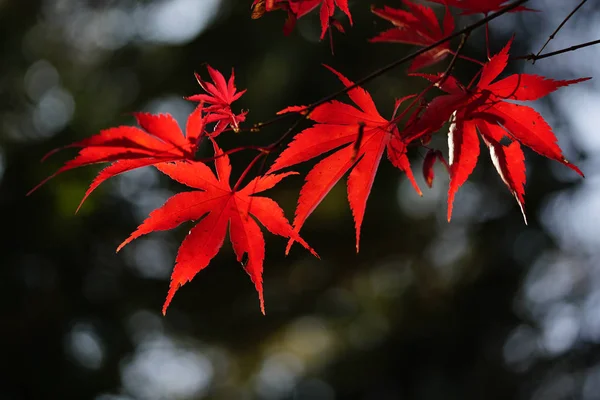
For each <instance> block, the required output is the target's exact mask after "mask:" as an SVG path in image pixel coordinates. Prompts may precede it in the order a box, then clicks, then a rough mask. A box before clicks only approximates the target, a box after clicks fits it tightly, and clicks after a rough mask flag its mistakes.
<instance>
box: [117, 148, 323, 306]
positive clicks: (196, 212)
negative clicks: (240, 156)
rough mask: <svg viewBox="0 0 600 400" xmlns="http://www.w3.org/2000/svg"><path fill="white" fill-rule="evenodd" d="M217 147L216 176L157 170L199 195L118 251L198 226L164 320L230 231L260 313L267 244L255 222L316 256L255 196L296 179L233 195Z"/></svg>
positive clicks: (170, 209)
mask: <svg viewBox="0 0 600 400" xmlns="http://www.w3.org/2000/svg"><path fill="white" fill-rule="evenodd" d="M213 145H214V149H215V166H216V171H217V175H216V176H215V174H214V173H213V172H212V171H211V169H210V168H209V167H208V166H207V165H206V164H204V163H201V162H193V161H175V162H169V163H161V164H157V165H156V167H157V168H158V169H159V170H160V171H162V172H163V173H165V174H167V175H168V176H169V177H171V178H172V179H174V180H176V181H177V182H180V183H182V184H184V185H187V186H189V187H192V188H194V189H198V190H195V191H191V192H184V193H179V194H176V195H174V196H173V197H171V198H170V199H169V200H167V202H166V203H165V204H164V205H163V206H162V207H160V208H158V209H156V210H154V211H153V212H151V213H150V216H149V217H148V218H147V219H146V220H145V221H144V222H143V223H142V224H141V225H140V226H139V227H138V228H137V229H136V230H135V232H133V233H132V234H131V236H129V238H127V239H126V240H125V241H124V242H123V243H121V245H120V246H119V247H118V249H117V251H119V250H121V249H122V248H123V246H125V245H126V244H127V243H129V242H131V241H132V240H134V239H136V238H138V237H140V236H142V235H145V234H147V233H150V232H154V231H159V230H167V229H173V228H175V227H176V226H178V225H179V224H181V223H183V222H186V221H197V220H199V222H198V223H197V224H196V226H194V227H193V228H192V229H191V230H190V233H189V234H188V236H187V237H186V238H185V240H184V241H183V243H182V244H181V247H179V251H178V252H177V258H176V260H175V268H174V270H173V274H172V275H171V284H170V287H169V293H168V295H167V299H166V301H165V304H164V306H163V314H164V313H165V312H166V311H167V307H168V306H169V303H170V302H171V300H172V299H173V296H174V295H175V292H177V290H178V289H179V288H180V287H181V286H182V285H184V284H185V283H187V282H188V281H191V280H192V278H193V277H194V276H195V275H196V274H197V273H198V272H199V271H201V270H202V269H204V268H205V267H207V266H208V264H209V262H210V260H212V259H213V257H215V256H216V255H217V253H218V252H219V249H220V248H221V246H222V245H223V241H224V240H225V235H226V231H227V226H228V225H229V238H230V240H231V243H232V245H233V250H234V252H235V254H236V257H237V260H238V262H242V260H243V257H244V254H247V261H246V262H245V263H244V264H243V265H244V269H245V270H246V272H247V273H248V275H250V279H251V280H252V282H253V283H254V286H255V287H256V290H257V292H258V297H259V301H260V309H261V311H262V313H263V314H264V312H265V308H264V298H263V286H262V272H263V261H264V258H265V240H264V237H263V234H262V232H261V230H260V228H259V226H258V225H257V223H256V221H255V219H256V220H258V221H259V222H260V223H261V224H262V225H263V226H264V227H265V228H267V230H268V231H269V232H271V233H273V234H275V235H279V236H283V237H286V238H291V239H293V240H294V241H297V242H300V243H301V244H302V245H303V246H304V247H306V248H307V249H308V250H310V251H311V252H312V253H313V254H314V255H315V256H317V254H316V253H315V252H314V250H312V249H311V248H310V246H309V245H308V244H307V243H306V242H305V241H304V240H303V239H302V238H301V237H300V236H299V235H298V233H297V232H296V231H294V230H293V229H292V227H291V226H290V224H289V222H288V221H287V219H286V218H285V216H284V214H283V210H282V209H281V208H280V207H279V206H278V205H277V203H276V202H275V201H273V200H271V199H270V198H267V197H259V196H254V194H256V193H259V192H263V191H265V190H267V189H270V188H272V187H273V186H275V185H276V184H277V183H278V182H279V181H281V180H282V179H283V178H285V177H286V176H289V175H293V174H296V173H295V172H288V173H284V174H270V175H265V176H260V177H257V178H254V179H253V180H252V181H251V182H250V183H248V185H246V187H244V188H243V189H241V190H235V187H234V189H232V188H231V186H230V184H229V180H230V176H231V164H230V163H229V157H228V156H227V155H226V154H224V153H223V151H222V150H221V149H220V148H219V147H218V146H217V144H216V143H215V142H214V141H213ZM236 186H237V185H236ZM317 257H318V256H317Z"/></svg>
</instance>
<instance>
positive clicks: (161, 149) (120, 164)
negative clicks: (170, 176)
mask: <svg viewBox="0 0 600 400" xmlns="http://www.w3.org/2000/svg"><path fill="white" fill-rule="evenodd" d="M203 111H204V110H203V108H202V105H200V106H199V107H197V108H196V110H195V111H194V112H193V113H192V114H190V116H189V117H188V121H187V126H186V135H185V136H183V133H182V132H181V129H180V128H179V125H177V121H175V119H174V118H173V117H172V116H171V115H169V114H158V115H154V114H148V113H135V114H134V116H135V118H136V119H137V122H138V124H139V125H140V127H141V129H140V128H136V127H134V126H119V127H116V128H109V129H105V130H103V131H101V132H100V133H99V134H97V135H94V136H92V137H90V138H87V139H84V140H81V141H79V142H76V143H73V144H70V145H68V146H65V147H62V148H60V149H55V150H53V151H51V152H50V153H48V154H47V155H46V156H45V157H44V158H43V160H44V159H46V158H47V157H49V156H50V155H52V154H54V153H56V152H57V151H59V150H62V149H65V148H71V147H80V148H82V149H81V150H80V151H79V154H78V155H77V156H76V157H75V158H74V159H72V160H70V161H67V162H66V163H65V165H63V166H62V167H61V168H59V169H58V171H56V172H55V173H54V174H52V175H50V176H49V177H48V178H46V179H44V180H43V181H42V182H41V183H39V184H38V185H37V186H36V187H34V188H33V189H31V190H30V191H29V193H27V195H29V194H31V193H33V192H34V191H35V190H37V189H38V188H39V187H40V186H42V185H43V184H44V183H46V182H48V181H49V180H50V179H52V178H54V177H55V176H56V175H58V174H60V173H62V172H65V171H68V170H71V169H74V168H79V167H83V166H85V165H91V164H97V163H105V162H112V164H111V165H110V166H108V167H106V168H105V169H103V170H102V171H100V173H99V174H98V176H97V177H96V178H95V179H94V181H93V182H92V184H91V185H90V187H89V188H88V190H87V191H86V193H85V196H84V197H83V199H82V200H81V203H80V204H79V207H78V208H77V210H79V208H80V207H81V205H82V204H83V202H84V201H85V199H87V197H88V196H89V195H90V194H91V193H92V192H93V191H94V190H95V189H96V188H97V187H98V186H99V185H100V184H101V183H102V182H104V181H105V180H107V179H108V178H111V177H113V176H115V175H118V174H121V173H123V172H126V171H130V170H132V169H136V168H140V167H145V166H148V165H153V164H156V163H161V162H165V161H172V160H193V159H194V155H195V153H196V150H197V148H198V145H199V142H200V138H201V137H202V135H203V134H204V127H205V121H204V117H203V116H202V113H203Z"/></svg>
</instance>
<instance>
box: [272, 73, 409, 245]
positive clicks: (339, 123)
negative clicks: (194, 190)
mask: <svg viewBox="0 0 600 400" xmlns="http://www.w3.org/2000/svg"><path fill="white" fill-rule="evenodd" d="M327 68H328V69H329V70H331V71H332V72H333V73H334V74H335V75H336V76H337V77H338V78H339V79H340V80H341V81H342V83H343V84H344V85H345V86H346V87H350V86H352V85H353V83H352V82H351V81H349V80H348V79H347V78H345V77H344V76H343V75H342V74H340V73H339V72H337V71H335V70H334V69H333V68H331V67H327ZM348 95H349V97H350V99H351V100H352V101H353V102H354V103H355V104H356V106H358V108H357V107H355V106H353V105H350V104H345V103H341V102H339V101H335V100H334V101H331V102H328V103H325V104H323V105H320V106H318V107H316V108H315V109H314V110H313V111H312V112H311V113H310V114H309V116H308V117H309V118H310V119H311V120H313V121H315V122H317V124H315V125H314V126H312V127H311V128H308V129H305V130H304V131H302V132H300V133H299V134H297V135H296V136H295V137H294V140H293V141H292V142H291V143H290V144H289V145H288V147H287V148H286V149H285V150H284V151H283V152H282V153H281V154H280V156H279V157H278V158H277V160H275V163H274V164H273V166H272V167H271V169H270V170H269V172H274V171H277V170H280V169H282V168H286V167H289V166H292V165H295V164H298V163H301V162H304V161H307V160H310V159H312V158H315V157H318V156H320V155H322V154H324V153H327V152H329V151H331V150H335V149H337V150H336V151H335V152H334V153H332V154H331V155H329V156H327V157H326V158H324V159H323V160H321V161H320V162H319V163H317V165H316V166H315V167H314V168H313V169H312V170H311V171H310V172H309V173H308V175H307V176H306V182H305V184H304V186H303V187H302V190H301V192H300V198H299V200H298V207H297V209H296V217H295V219H294V229H295V230H296V231H300V229H301V228H302V225H304V222H305V221H306V218H308V216H309V215H310V214H311V213H312V212H313V210H314V209H315V208H316V207H317V205H318V204H319V203H320V202H321V201H322V200H323V198H324V197H325V196H326V195H327V193H329V191H330V190H331V188H332V187H333V186H334V185H335V184H336V183H337V182H338V181H339V180H340V179H341V178H342V176H343V175H344V174H345V173H346V172H347V171H349V170H350V169H352V171H351V172H350V175H349V177H348V201H349V203H350V208H351V209H352V213H353V215H354V222H355V228H356V250H357V251H358V248H359V242H360V227H361V224H362V221H363V217H364V213H365V207H366V203H367V198H368V197H369V193H370V191H371V187H372V185H373V180H374V179H375V174H376V173H377V168H378V166H379V161H380V160H381V157H382V155H383V153H384V151H386V150H387V156H388V159H389V160H390V161H391V162H392V164H393V165H395V166H396V167H397V168H399V169H400V170H402V171H404V172H405V173H406V175H407V176H408V178H409V179H410V181H411V183H412V184H413V186H414V187H415V190H416V191H417V192H418V193H419V194H420V193H421V191H420V190H419V187H418V186H417V183H416V182H415V180H414V177H413V174H412V171H411V168H410V164H409V160H408V157H407V155H406V146H405V145H404V142H402V141H401V140H400V136H399V133H398V128H397V127H396V125H395V124H394V123H391V122H390V121H388V120H386V119H385V118H383V117H382V116H381V115H380V114H379V112H378V111H377V108H376V107H375V104H374V103H373V99H372V98H371V96H370V95H369V94H368V93H367V92H366V91H365V90H364V89H362V88H360V87H357V88H354V89H352V90H350V91H348ZM303 109H304V107H290V108H288V109H286V110H285V111H302V110H303ZM292 243H293V240H291V241H290V243H289V244H288V251H289V248H290V246H291V244H292Z"/></svg>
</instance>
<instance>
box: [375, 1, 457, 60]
mask: <svg viewBox="0 0 600 400" xmlns="http://www.w3.org/2000/svg"><path fill="white" fill-rule="evenodd" d="M404 4H405V5H406V6H407V7H408V11H405V10H400V9H395V8H391V7H388V6H384V7H383V9H377V8H375V7H372V8H371V11H372V12H373V14H375V15H377V16H378V17H381V18H383V19H386V20H388V21H390V22H391V23H392V24H394V25H395V28H392V29H389V30H387V31H385V32H382V33H380V34H379V35H378V36H376V37H374V38H373V39H370V40H369V41H370V42H397V43H406V44H414V45H417V46H429V45H430V44H432V43H435V42H437V41H439V40H440V39H443V38H445V37H447V36H448V35H451V34H452V32H453V31H454V18H453V17H452V14H450V10H449V9H448V8H447V7H446V13H445V14H444V20H443V22H442V26H440V24H439V23H438V20H437V17H436V16H435V13H434V11H433V10H432V9H431V8H430V7H426V6H423V5H420V4H415V3H413V2H411V1H409V0H404ZM448 54H450V43H449V42H445V43H444V44H441V45H439V46H437V47H435V48H433V49H431V50H429V51H427V52H426V53H423V54H421V55H419V56H418V57H416V58H415V59H414V60H413V62H412V64H411V66H410V68H409V69H410V70H411V71H414V70H416V69H419V68H423V67H427V66H429V65H432V64H435V63H437V62H438V61H441V60H443V59H444V58H445V57H446V56H447V55H448Z"/></svg>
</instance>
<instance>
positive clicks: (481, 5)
mask: <svg viewBox="0 0 600 400" xmlns="http://www.w3.org/2000/svg"><path fill="white" fill-rule="evenodd" d="M429 1H431V2H433V3H439V4H444V5H447V6H451V7H456V8H460V9H461V10H462V13H461V14H462V15H471V14H477V13H484V14H489V13H491V12H495V11H500V10H501V9H502V8H504V7H506V6H507V5H508V4H507V3H510V2H509V0H429ZM518 11H536V10H533V9H531V8H527V7H525V6H518V7H516V8H514V9H512V10H511V11H510V12H518Z"/></svg>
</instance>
